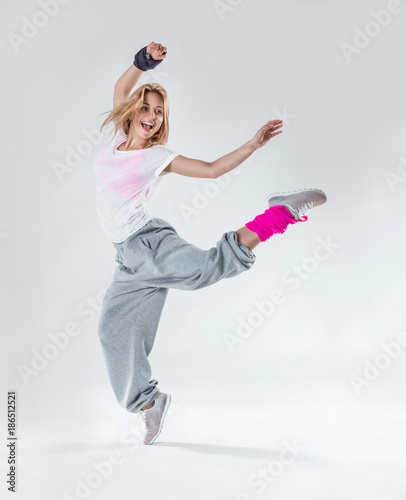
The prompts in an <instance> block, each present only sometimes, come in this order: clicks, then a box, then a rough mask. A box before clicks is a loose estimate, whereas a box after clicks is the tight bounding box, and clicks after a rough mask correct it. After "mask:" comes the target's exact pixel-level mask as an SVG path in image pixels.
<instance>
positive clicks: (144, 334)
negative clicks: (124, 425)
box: [98, 265, 168, 413]
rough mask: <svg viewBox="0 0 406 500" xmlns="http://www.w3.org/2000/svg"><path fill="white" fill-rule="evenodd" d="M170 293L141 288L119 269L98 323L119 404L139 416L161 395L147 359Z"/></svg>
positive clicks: (109, 372) (105, 299)
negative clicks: (152, 377) (142, 410)
mask: <svg viewBox="0 0 406 500" xmlns="http://www.w3.org/2000/svg"><path fill="white" fill-rule="evenodd" d="M167 294H168V290H167V289H165V288H153V287H139V286H138V283H137V279H136V276H134V274H133V273H132V272H131V271H129V270H128V269H126V268H125V267H123V266H121V265H120V266H119V267H118V268H117V269H116V272H115V275H114V278H113V280H112V282H111V283H110V286H109V288H108V290H107V292H106V295H105V297H104V300H103V305H102V311H101V315H100V319H99V323H98V335H99V338H100V342H101V346H102V350H103V355H104V359H105V362H106V366H107V372H108V375H109V379H110V383H111V386H112V388H113V391H114V394H115V396H116V399H117V401H118V403H119V404H120V405H121V406H122V407H123V408H124V409H125V410H127V411H129V412H132V413H138V412H139V411H140V410H141V409H144V408H145V407H148V406H149V405H150V404H151V402H152V401H153V400H154V399H155V398H156V397H157V395H158V393H159V388H158V381H157V380H155V379H151V366H150V364H149V361H148V357H149V355H150V353H151V350H152V347H153V345H154V341H155V336H156V332H157V329H158V325H159V321H160V317H161V313H162V310H163V307H164V304H165V301H166V297H167Z"/></svg>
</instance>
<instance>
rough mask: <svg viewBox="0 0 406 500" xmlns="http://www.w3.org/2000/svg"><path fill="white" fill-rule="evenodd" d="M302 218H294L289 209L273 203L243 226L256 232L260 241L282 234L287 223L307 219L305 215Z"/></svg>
mask: <svg viewBox="0 0 406 500" xmlns="http://www.w3.org/2000/svg"><path fill="white" fill-rule="evenodd" d="M302 217H303V218H304V220H301V219H299V220H296V219H295V218H294V217H293V215H292V214H291V213H290V212H289V210H288V209H287V208H286V207H284V206H282V205H274V206H273V207H269V208H267V209H266V210H265V212H264V213H263V214H259V215H257V216H256V217H255V219H253V220H252V221H250V222H247V223H246V224H245V226H246V227H247V228H248V229H250V230H251V231H254V233H257V235H258V236H259V239H260V240H261V241H266V240H267V239H269V238H270V237H271V236H272V235H274V234H282V233H284V232H285V231H286V228H287V227H288V225H289V224H296V223H297V222H304V221H306V220H307V219H308V217H307V216H306V215H303V216H302Z"/></svg>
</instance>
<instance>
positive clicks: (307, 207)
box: [297, 200, 314, 214]
mask: <svg viewBox="0 0 406 500" xmlns="http://www.w3.org/2000/svg"><path fill="white" fill-rule="evenodd" d="M313 207H314V201H313V200H310V201H307V202H306V203H303V204H302V205H300V206H299V207H298V208H297V211H298V212H299V214H305V213H306V212H308V211H309V210H310V209H311V208H313Z"/></svg>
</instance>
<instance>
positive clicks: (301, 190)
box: [267, 188, 327, 208]
mask: <svg viewBox="0 0 406 500" xmlns="http://www.w3.org/2000/svg"><path fill="white" fill-rule="evenodd" d="M309 190H311V191H313V192H316V193H319V194H322V195H323V196H324V198H325V200H324V201H323V203H325V202H326V201H327V196H326V193H325V192H324V191H322V190H321V189H316V188H306V189H297V190H296V191H284V192H282V193H273V194H271V195H269V196H268V198H267V204H268V208H269V207H270V206H273V205H269V200H270V199H271V198H276V197H278V196H291V195H295V194H299V193H305V192H306V191H309ZM309 199H311V198H309ZM323 203H322V204H323ZM277 204H278V205H279V203H277ZM317 206H320V205H317Z"/></svg>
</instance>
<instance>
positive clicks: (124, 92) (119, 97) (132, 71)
mask: <svg viewBox="0 0 406 500" xmlns="http://www.w3.org/2000/svg"><path fill="white" fill-rule="evenodd" d="M143 73H144V72H143V71H141V70H140V69H138V68H136V67H135V66H134V64H132V65H131V66H130V67H129V68H128V69H127V71H126V72H125V73H123V74H122V75H121V76H120V78H119V79H118V80H117V82H116V84H115V85H114V94H113V109H114V108H115V107H116V106H119V105H120V104H121V103H123V102H124V101H125V100H126V99H127V98H128V96H129V95H130V93H131V91H132V89H133V88H134V87H135V84H136V83H137V82H138V80H139V79H140V77H141V75H142V74H143Z"/></svg>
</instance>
